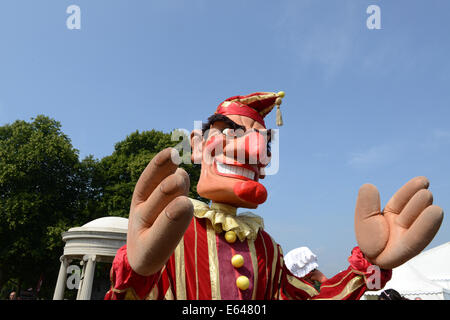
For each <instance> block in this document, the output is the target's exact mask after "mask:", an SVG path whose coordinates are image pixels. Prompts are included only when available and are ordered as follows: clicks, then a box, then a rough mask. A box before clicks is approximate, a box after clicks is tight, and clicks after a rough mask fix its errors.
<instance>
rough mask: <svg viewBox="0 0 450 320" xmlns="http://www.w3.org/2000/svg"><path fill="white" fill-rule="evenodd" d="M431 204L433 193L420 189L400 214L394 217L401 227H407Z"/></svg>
mask: <svg viewBox="0 0 450 320" xmlns="http://www.w3.org/2000/svg"><path fill="white" fill-rule="evenodd" d="M432 204H433V194H432V193H431V192H430V191H429V190H426V189H421V190H420V191H418V192H417V193H416V194H415V195H414V196H413V197H412V198H411V200H410V201H409V202H408V204H407V205H406V206H405V208H404V209H403V210H402V212H401V213H400V215H398V216H397V217H396V218H397V219H396V221H397V223H398V224H399V225H400V226H401V227H403V228H406V229H407V228H409V227H410V226H411V225H412V224H413V222H414V221H415V220H416V218H417V217H418V216H419V215H420V214H421V213H422V211H424V210H425V209H426V208H427V207H429V206H431V205H432Z"/></svg>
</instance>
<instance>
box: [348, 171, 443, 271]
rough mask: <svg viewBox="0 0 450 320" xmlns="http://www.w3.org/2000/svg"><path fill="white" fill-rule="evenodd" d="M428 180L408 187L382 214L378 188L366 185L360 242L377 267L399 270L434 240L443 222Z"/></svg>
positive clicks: (359, 208)
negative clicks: (434, 202)
mask: <svg viewBox="0 0 450 320" xmlns="http://www.w3.org/2000/svg"><path fill="white" fill-rule="evenodd" d="M428 185H429V182H428V179H427V178H425V177H416V178H414V179H412V180H410V181H409V182H408V183H406V184H405V185H404V186H403V187H402V188H400V190H398V191H397V192H396V193H395V194H394V196H393V197H392V198H391V199H390V200H389V202H388V203H387V204H386V207H385V208H384V210H383V211H381V210H380V195H379V193H378V190H377V188H376V187H375V186H373V185H371V184H365V185H363V186H362V187H361V188H360V190H359V194H358V199H357V202H356V210H355V233H356V240H357V242H358V245H359V247H360V249H361V251H362V252H363V253H364V255H365V256H366V258H367V259H368V260H369V261H370V262H371V263H373V264H375V265H378V266H379V267H380V268H383V269H392V268H395V267H397V266H399V265H401V264H403V263H404V262H406V261H408V260H409V259H411V258H412V257H414V256H416V255H417V254H419V253H420V252H421V251H422V250H423V249H424V248H425V247H426V246H427V245H428V244H429V243H430V242H431V240H433V238H434V236H435V234H436V232H437V231H438V230H439V227H440V225H441V222H442V219H443V211H442V209H441V208H440V207H438V206H434V205H432V203H433V196H432V194H431V192H430V191H428V190H427V189H428Z"/></svg>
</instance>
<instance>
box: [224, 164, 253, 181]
mask: <svg viewBox="0 0 450 320" xmlns="http://www.w3.org/2000/svg"><path fill="white" fill-rule="evenodd" d="M216 163H217V171H219V172H220V173H224V174H235V175H238V176H243V177H246V178H249V179H251V180H254V179H255V173H254V172H253V171H251V170H248V169H246V168H242V167H237V166H230V165H228V164H224V163H220V162H216Z"/></svg>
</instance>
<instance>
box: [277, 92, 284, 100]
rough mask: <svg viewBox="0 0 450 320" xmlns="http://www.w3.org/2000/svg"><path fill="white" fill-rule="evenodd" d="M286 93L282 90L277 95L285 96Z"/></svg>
mask: <svg viewBox="0 0 450 320" xmlns="http://www.w3.org/2000/svg"><path fill="white" fill-rule="evenodd" d="M284 95H285V93H284V91H280V92H278V93H277V96H279V97H280V98H284Z"/></svg>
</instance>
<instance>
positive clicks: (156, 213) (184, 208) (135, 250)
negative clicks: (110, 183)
mask: <svg viewBox="0 0 450 320" xmlns="http://www.w3.org/2000/svg"><path fill="white" fill-rule="evenodd" d="M173 152H176V151H175V150H174V149H172V148H167V149H165V150H163V151H161V152H160V153H158V154H157V155H156V156H155V157H154V158H153V159H152V161H151V162H150V163H149V164H148V166H147V167H146V168H145V170H144V171H143V172H142V174H141V176H140V178H139V180H138V182H137V183H136V187H135V189H134V193H133V199H132V201H131V207H130V217H129V222H128V235H127V257H128V261H129V263H130V266H131V267H132V269H133V270H134V271H135V272H137V273H138V274H141V275H144V276H147V275H151V274H154V273H155V272H157V271H158V270H159V269H161V267H162V266H163V265H164V264H165V263H166V262H167V260H168V259H169V257H170V255H171V254H172V253H173V251H174V249H175V247H176V246H177V244H178V242H179V241H180V239H181V237H182V236H183V234H184V232H185V231H186V229H187V227H188V226H189V223H190V221H191V219H192V214H193V206H192V203H191V201H190V200H189V199H188V198H187V197H186V195H187V194H188V192H189V185H190V183H189V175H188V174H187V173H186V171H184V170H183V169H181V168H178V166H177V165H176V164H174V163H173V162H172V153H173Z"/></svg>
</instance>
